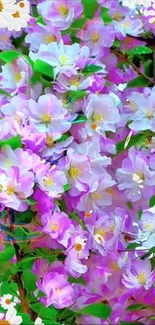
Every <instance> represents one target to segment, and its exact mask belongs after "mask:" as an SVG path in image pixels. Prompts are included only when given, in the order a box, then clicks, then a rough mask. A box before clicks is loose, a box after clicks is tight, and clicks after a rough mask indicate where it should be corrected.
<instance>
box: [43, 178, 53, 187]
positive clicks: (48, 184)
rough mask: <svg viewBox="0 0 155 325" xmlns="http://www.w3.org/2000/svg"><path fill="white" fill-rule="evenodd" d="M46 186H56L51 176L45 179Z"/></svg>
mask: <svg viewBox="0 0 155 325" xmlns="http://www.w3.org/2000/svg"><path fill="white" fill-rule="evenodd" d="M44 184H45V186H46V187H49V186H52V185H54V182H53V178H52V177H51V176H47V177H45V179H44Z"/></svg>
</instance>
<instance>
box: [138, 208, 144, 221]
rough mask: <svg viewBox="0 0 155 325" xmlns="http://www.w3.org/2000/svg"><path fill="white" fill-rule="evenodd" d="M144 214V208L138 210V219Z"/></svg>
mask: <svg viewBox="0 0 155 325" xmlns="http://www.w3.org/2000/svg"><path fill="white" fill-rule="evenodd" d="M142 214H143V210H138V219H139V220H140V219H141V216H142Z"/></svg>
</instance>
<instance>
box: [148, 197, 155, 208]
mask: <svg viewBox="0 0 155 325" xmlns="http://www.w3.org/2000/svg"><path fill="white" fill-rule="evenodd" d="M154 205H155V195H153V196H152V197H151V199H150V201H149V207H150V208H152V207H154Z"/></svg>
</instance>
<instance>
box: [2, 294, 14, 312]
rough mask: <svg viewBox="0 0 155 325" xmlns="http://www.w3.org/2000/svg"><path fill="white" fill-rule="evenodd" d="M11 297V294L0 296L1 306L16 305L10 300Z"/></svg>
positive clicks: (6, 307)
mask: <svg viewBox="0 0 155 325" xmlns="http://www.w3.org/2000/svg"><path fill="white" fill-rule="evenodd" d="M12 298H13V297H12V295H10V294H4V295H3V296H2V297H1V298H0V305H1V306H2V308H4V309H9V308H12V307H14V306H16V302H14V301H12Z"/></svg>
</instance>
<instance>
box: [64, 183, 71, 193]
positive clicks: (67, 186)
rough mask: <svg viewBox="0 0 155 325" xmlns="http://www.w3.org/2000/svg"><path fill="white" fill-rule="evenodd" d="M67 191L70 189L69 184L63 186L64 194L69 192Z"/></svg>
mask: <svg viewBox="0 0 155 325" xmlns="http://www.w3.org/2000/svg"><path fill="white" fill-rule="evenodd" d="M69 189H70V184H66V185H64V192H67V191H69Z"/></svg>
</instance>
